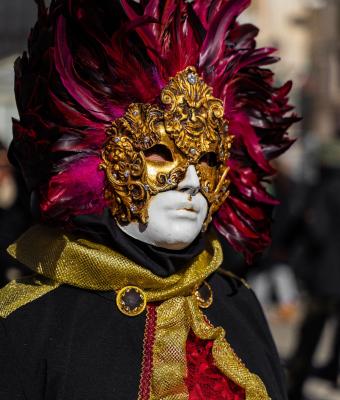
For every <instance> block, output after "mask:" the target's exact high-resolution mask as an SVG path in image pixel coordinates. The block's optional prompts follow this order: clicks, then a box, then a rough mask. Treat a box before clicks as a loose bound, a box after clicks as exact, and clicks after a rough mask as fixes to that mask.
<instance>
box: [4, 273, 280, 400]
mask: <svg viewBox="0 0 340 400" xmlns="http://www.w3.org/2000/svg"><path fill="white" fill-rule="evenodd" d="M209 282H210V284H211V286H212V288H213V291H214V302H213V305H212V306H211V307H210V308H208V309H207V310H205V311H204V312H205V313H206V315H207V317H208V318H209V320H210V321H211V322H212V323H213V324H214V325H216V326H223V327H224V328H225V330H226V338H227V340H228V341H229V343H230V344H231V346H232V347H233V349H234V350H235V352H236V354H237V355H238V356H239V357H240V358H241V359H242V361H243V362H244V363H245V365H246V366H247V367H248V369H250V370H251V371H252V372H254V373H256V374H258V375H259V376H260V377H261V379H262V380H263V381H264V383H265V385H266V387H267V390H268V392H269V395H270V397H271V398H272V399H273V400H286V395H285V388H284V383H283V377H282V372H281V368H280V363H279V359H278V356H277V353H276V350H275V346H274V344H273V341H272V338H271V335H270V333H269V330H268V327H267V323H266V321H265V319H264V316H263V314H262V310H261V308H260V306H259V305H258V302H257V300H256V298H255V296H254V294H253V293H252V291H251V290H249V289H247V288H246V287H245V286H244V285H243V284H241V283H240V282H239V281H238V280H235V279H232V278H226V277H224V276H222V275H220V274H219V273H215V274H213V275H212V276H211V277H210V279H209ZM103 294H104V293H102V294H99V293H97V292H91V291H87V290H82V289H78V288H75V287H70V286H61V287H59V288H57V289H55V290H53V291H52V292H50V293H48V294H46V295H45V296H43V297H41V298H39V299H37V300H35V301H33V302H32V303H29V304H27V305H25V306H23V307H21V308H19V309H18V310H17V311H15V312H14V313H12V314H11V315H10V316H9V317H7V318H6V319H3V320H1V319H0V368H1V374H0V399H1V400H99V399H100V400H112V399H117V400H118V399H119V400H134V399H137V397H138V384H139V379H140V374H141V363H142V349H143V333H144V325H145V314H142V315H139V316H137V317H133V318H131V317H126V316H124V315H123V314H121V313H120V312H119V311H118V310H117V307H116V305H115V301H114V299H115V295H114V293H106V294H105V295H103ZM216 400H218V399H216Z"/></svg>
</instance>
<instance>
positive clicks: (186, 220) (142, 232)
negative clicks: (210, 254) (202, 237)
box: [118, 165, 208, 250]
mask: <svg viewBox="0 0 340 400" xmlns="http://www.w3.org/2000/svg"><path fill="white" fill-rule="evenodd" d="M199 189H200V181H199V179H198V176H197V173H196V169H195V167H194V166H193V165H190V166H189V168H188V169H187V172H186V174H185V177H184V179H183V180H182V181H181V182H180V183H179V184H178V186H177V189H174V190H168V191H166V192H161V193H158V194H156V195H155V196H153V197H152V199H151V201H150V204H149V208H148V214H149V220H148V223H147V224H145V225H144V224H141V223H138V222H130V223H129V224H127V225H124V226H123V225H118V226H119V227H120V229H121V230H122V231H123V232H125V233H126V234H127V235H129V236H132V237H133V238H135V239H138V240H140V241H142V242H144V243H148V244H152V245H154V246H157V247H163V248H165V249H171V250H181V249H184V248H186V247H187V246H189V244H190V243H192V242H193V241H194V239H195V238H196V237H197V235H198V234H199V233H200V231H201V229H202V226H203V223H204V221H205V218H206V216H207V211H208V203H207V201H206V199H205V198H204V196H203V195H202V193H200V192H199Z"/></svg>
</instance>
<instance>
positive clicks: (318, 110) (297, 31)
mask: <svg viewBox="0 0 340 400" xmlns="http://www.w3.org/2000/svg"><path fill="white" fill-rule="evenodd" d="M245 18H247V19H248V20H249V21H251V22H254V23H255V24H256V25H257V26H259V27H261V31H260V34H259V38H258V43H259V44H260V45H267V46H268V45H269V46H274V47H277V48H278V50H279V51H278V54H279V56H280V57H281V58H282V61H281V62H280V63H279V64H278V65H277V67H276V72H277V74H278V77H279V80H280V81H282V82H283V81H286V80H287V79H292V80H293V82H294V88H293V101H292V102H293V103H294V104H296V105H297V108H298V112H299V113H300V114H301V115H302V116H303V121H302V123H301V124H300V126H298V130H300V131H301V134H303V135H308V134H311V135H316V136H317V137H318V138H319V139H320V140H321V141H324V140H327V139H328V138H330V137H332V136H334V135H335V134H336V132H337V131H338V130H339V128H340V116H339V106H340V41H339V39H340V2H339V1H338V0H276V1H273V0H253V2H252V5H251V7H250V8H249V10H248V12H247V15H246V17H245Z"/></svg>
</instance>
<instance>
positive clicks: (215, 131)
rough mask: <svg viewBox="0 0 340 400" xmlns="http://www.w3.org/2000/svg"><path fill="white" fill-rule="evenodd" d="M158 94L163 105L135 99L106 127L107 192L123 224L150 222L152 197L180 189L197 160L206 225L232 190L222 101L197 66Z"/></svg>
mask: <svg viewBox="0 0 340 400" xmlns="http://www.w3.org/2000/svg"><path fill="white" fill-rule="evenodd" d="M160 100H161V103H162V104H161V105H152V104H141V103H133V104H131V105H130V106H129V107H128V109H127V111H126V113H125V115H124V116H123V117H122V118H118V119H116V120H115V121H114V122H113V123H112V125H111V127H110V128H109V129H108V130H107V135H108V139H107V141H106V143H105V146H104V149H103V151H102V158H103V163H102V165H101V167H102V168H103V169H104V170H105V172H106V176H107V184H106V189H105V197H106V199H107V200H108V202H109V206H110V209H111V212H112V214H113V216H114V217H115V218H116V220H117V222H118V223H119V224H122V225H124V224H129V223H130V222H140V223H142V224H146V223H147V222H148V218H149V214H148V209H149V203H150V200H151V199H152V197H154V196H155V195H157V194H159V193H162V192H166V191H170V190H176V189H177V190H179V189H178V185H179V183H180V182H181V181H183V179H184V178H185V176H186V173H187V171H188V168H189V166H193V167H194V168H195V171H196V174H197V177H198V179H199V185H198V186H199V187H198V191H199V192H200V193H201V194H202V195H203V196H204V198H205V199H206V201H207V203H208V212H207V213H206V218H205V221H204V228H206V227H207V225H208V224H209V222H210V220H211V216H212V214H213V213H214V212H215V211H216V210H217V209H218V208H219V207H220V205H221V204H222V203H223V202H224V200H225V199H226V197H227V196H228V190H227V188H228V184H229V181H228V180H227V178H226V177H227V173H228V167H227V166H226V162H227V159H228V157H229V149H230V146H231V141H232V136H231V135H228V124H227V121H226V120H225V119H224V117H223V115H224V111H223V104H222V101H221V100H219V99H217V98H215V97H213V95H212V89H211V88H210V87H209V86H207V85H206V84H205V82H204V81H203V79H202V78H200V77H199V75H198V74H197V72H196V70H195V68H194V67H188V68H186V69H185V70H184V71H182V72H179V73H178V74H177V75H176V76H175V77H173V78H171V79H170V80H169V84H168V85H167V86H166V87H165V88H164V89H163V90H162V92H161V95H160ZM150 154H152V155H155V154H156V155H157V154H159V155H160V157H150Z"/></svg>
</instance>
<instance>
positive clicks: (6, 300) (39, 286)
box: [0, 276, 60, 318]
mask: <svg viewBox="0 0 340 400" xmlns="http://www.w3.org/2000/svg"><path fill="white" fill-rule="evenodd" d="M58 286H60V283H57V282H55V281H52V280H50V279H46V278H44V277H43V276H39V277H37V276H30V277H28V278H23V279H20V280H17V281H12V282H10V283H9V284H8V285H6V286H5V287H4V288H3V289H1V291H0V317H2V318H6V317H8V316H9V315H10V314H12V312H14V311H15V310H17V309H18V308H20V307H22V306H24V305H25V304H28V303H30V302H31V301H33V300H36V299H38V298H39V297H42V296H44V295H45V294H47V293H48V292H50V291H51V290H53V289H56V288H57V287H58Z"/></svg>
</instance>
